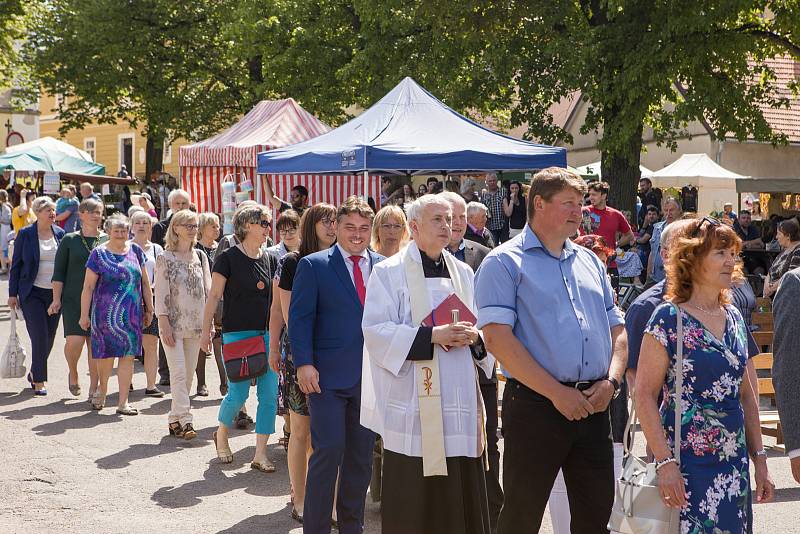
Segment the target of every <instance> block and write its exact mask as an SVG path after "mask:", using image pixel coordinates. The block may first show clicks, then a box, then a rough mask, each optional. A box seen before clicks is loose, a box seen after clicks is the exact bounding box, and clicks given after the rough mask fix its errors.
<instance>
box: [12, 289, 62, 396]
mask: <svg viewBox="0 0 800 534" xmlns="http://www.w3.org/2000/svg"><path fill="white" fill-rule="evenodd" d="M52 303H53V290H52V289H44V288H41V287H36V286H33V288H32V289H31V292H30V294H28V296H27V297H25V298H24V299H20V301H19V304H20V307H21V308H22V314H23V315H24V316H25V328H26V329H27V330H28V337H30V339H31V378H33V381H34V382H46V381H47V358H48V357H49V356H50V351H51V350H53V341H55V339H56V330H58V320H59V319H60V318H61V314H60V313H57V314H55V315H48V314H47V308H49V307H50V304H52Z"/></svg>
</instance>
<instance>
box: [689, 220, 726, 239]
mask: <svg viewBox="0 0 800 534" xmlns="http://www.w3.org/2000/svg"><path fill="white" fill-rule="evenodd" d="M705 223H708V224H709V225H710V226H719V225H720V222H719V221H718V220H717V219H712V218H711V217H703V218H702V219H700V222H699V223H698V224H697V228H695V229H694V232H692V235H691V237H697V236H698V235H700V230H701V229H702V228H703V224H705Z"/></svg>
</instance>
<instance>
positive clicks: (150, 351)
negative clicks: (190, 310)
mask: <svg viewBox="0 0 800 534" xmlns="http://www.w3.org/2000/svg"><path fill="white" fill-rule="evenodd" d="M131 208H133V206H132V207H131ZM157 222H158V219H156V218H155V217H152V216H150V214H149V213H147V212H146V211H144V210H143V209H139V210H138V211H136V212H134V213H133V214H132V215H131V234H132V235H133V242H134V243H136V244H137V245H139V246H140V247H141V248H142V250H143V251H144V257H145V263H144V267H145V271H146V272H147V276H148V278H149V279H150V284H151V286H152V284H154V283H155V271H156V260H157V259H158V257H159V256H161V254H163V253H164V249H163V248H162V247H161V245H158V244H156V243H153V242H152V241H150V237H151V236H152V234H153V226H154V225H155V224H156V223H157ZM142 350H143V352H144V354H143V360H144V375H145V380H146V382H147V384H146V386H145V390H144V394H145V395H147V396H148V397H156V398H161V397H163V396H164V392H163V391H161V390H160V389H158V387H157V386H156V372H157V371H158V318H157V317H156V316H155V315H154V316H153V320H152V321H151V322H150V325H149V326H146V327H145V328H144V329H143V330H142Z"/></svg>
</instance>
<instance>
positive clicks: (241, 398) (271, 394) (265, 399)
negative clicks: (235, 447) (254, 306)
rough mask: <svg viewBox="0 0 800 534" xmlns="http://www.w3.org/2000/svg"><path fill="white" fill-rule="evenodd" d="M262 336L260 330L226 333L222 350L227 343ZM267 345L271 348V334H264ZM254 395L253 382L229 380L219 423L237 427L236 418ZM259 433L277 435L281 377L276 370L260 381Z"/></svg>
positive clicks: (257, 413)
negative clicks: (234, 424) (279, 381)
mask: <svg viewBox="0 0 800 534" xmlns="http://www.w3.org/2000/svg"><path fill="white" fill-rule="evenodd" d="M259 334H262V331H260V330H246V331H242V332H229V333H223V334H222V351H223V353H224V352H225V344H226V343H232V342H234V341H239V340H240V339H245V338H248V337H253V336H255V335H259ZM263 334H264V343H265V345H266V346H267V347H269V333H268V332H263ZM249 396H250V380H243V381H241V382H231V380H230V377H228V393H227V394H226V395H225V398H224V399H222V404H220V406H219V416H218V417H217V420H218V421H219V422H220V423H221V424H223V425H225V426H229V427H230V426H233V423H234V419H235V418H236V415H237V414H238V413H239V410H241V408H242V406H244V403H245V401H247V397H249ZM256 396H257V397H258V408H257V409H256V434H273V433H274V432H275V414H276V413H277V411H278V375H277V374H275V371H273V370H272V369H269V368H268V369H267V372H266V373H265V374H263V375H261V376H259V377H258V378H256Z"/></svg>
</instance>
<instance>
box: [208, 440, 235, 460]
mask: <svg viewBox="0 0 800 534" xmlns="http://www.w3.org/2000/svg"><path fill="white" fill-rule="evenodd" d="M211 437H212V438H213V439H214V448H215V449H217V458H219V461H220V462H222V463H223V464H229V463H231V462H233V453H232V452H231V449H230V447H225V448H224V449H222V448H220V446H219V444H218V443H217V433H216V432H214V433H213V434H211Z"/></svg>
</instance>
